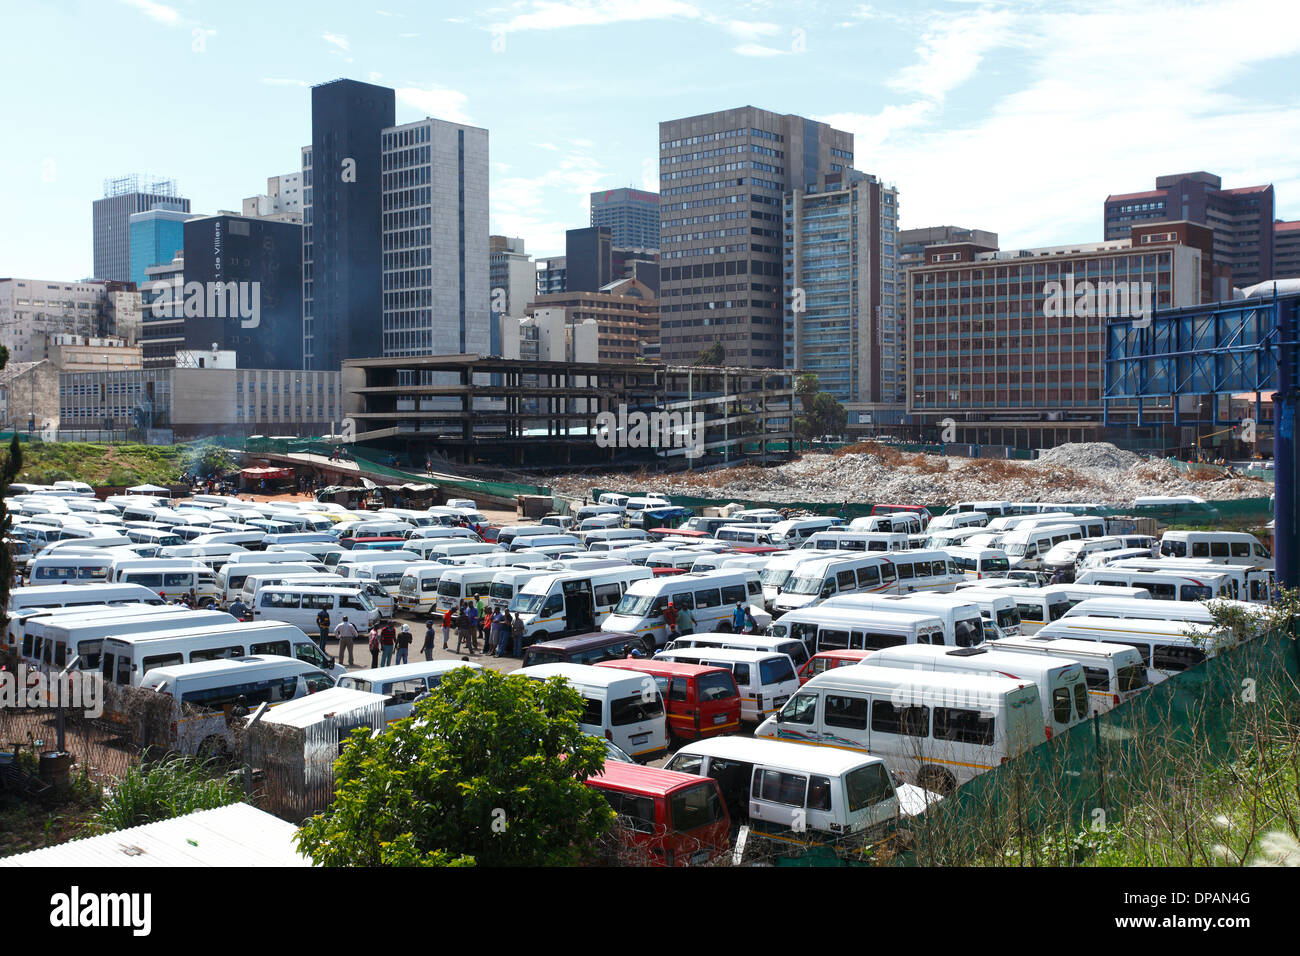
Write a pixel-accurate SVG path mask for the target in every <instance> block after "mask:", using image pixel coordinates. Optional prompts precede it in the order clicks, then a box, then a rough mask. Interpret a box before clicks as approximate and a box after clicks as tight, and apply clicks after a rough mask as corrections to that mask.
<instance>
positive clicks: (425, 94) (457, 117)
mask: <svg viewBox="0 0 1300 956" xmlns="http://www.w3.org/2000/svg"><path fill="white" fill-rule="evenodd" d="M397 98H398V99H399V100H401V101H402V102H403V103H405V104H406V105H407V106H414V107H415V108H416V109H417V110H419V111H420V112H422V113H423V114H424V115H425V116H432V117H433V118H434V119H440V120H446V121H447V122H449V123H470V122H471V120H470V118H469V114H467V113H466V112H465V104H466V103H467V102H469V97H468V96H466V95H465V94H464V93H462V92H460V91H459V90H449V89H446V88H444V87H440V86H431V87H428V88H422V87H418V86H406V87H400V88H399V89H398V90H397Z"/></svg>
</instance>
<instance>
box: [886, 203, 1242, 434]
mask: <svg viewBox="0 0 1300 956" xmlns="http://www.w3.org/2000/svg"><path fill="white" fill-rule="evenodd" d="M925 256H926V261H925V262H924V263H923V264H920V265H916V266H913V267H912V268H911V269H909V270H908V273H907V281H908V289H907V295H908V298H909V299H910V300H911V306H910V310H909V328H908V336H909V338H910V348H909V354H910V357H911V369H910V375H909V378H910V381H911V387H910V389H909V392H908V400H907V408H908V412H909V413H910V414H911V415H912V418H913V421H914V422H915V423H916V424H919V425H921V426H922V427H923V428H926V429H927V430H929V431H930V432H931V434H933V435H934V436H935V437H942V440H943V441H950V442H951V441H955V442H969V443H979V444H993V445H1002V444H1005V445H1015V446H1018V447H1024V448H1050V447H1052V446H1054V445H1056V444H1059V443H1061V442H1064V441H1085V440H1092V439H1094V438H1096V437H1098V431H1099V429H1100V428H1101V425H1102V401H1101V398H1102V395H1101V393H1102V385H1103V378H1104V363H1105V353H1104V349H1105V333H1106V325H1107V322H1108V320H1109V319H1110V318H1140V317H1141V315H1142V314H1150V313H1151V312H1154V311H1155V310H1163V309H1170V308H1180V307H1183V306H1188V305H1197V304H1199V303H1202V302H1209V301H1214V300H1215V299H1218V298H1222V297H1223V296H1224V295H1225V293H1226V292H1227V285H1226V283H1227V269H1226V268H1225V267H1223V266H1220V265H1217V264H1216V263H1215V260H1214V238H1213V233H1212V231H1211V230H1210V229H1209V228H1208V227H1206V226H1202V225H1199V224H1197V223H1189V222H1160V223H1144V224H1142V225H1137V226H1131V227H1130V234H1129V237H1128V238H1125V239H1116V240H1111V241H1108V242H1102V243H1081V244H1079V245H1077V246H1061V247H1053V248H1046V249H1019V250H1016V249H1010V250H1002V251H990V250H988V249H985V248H984V247H983V246H982V245H980V244H977V243H974V242H959V243H951V244H948V245H932V246H928V247H926V250H925ZM1126 414H1128V413H1127V411H1126V410H1125V409H1123V408H1119V407H1113V408H1112V409H1111V416H1112V422H1114V423H1116V424H1117V425H1118V424H1123V423H1124V422H1123V419H1124V417H1125V415H1126ZM1169 414H1170V410H1169V409H1165V410H1163V411H1161V410H1160V409H1147V410H1146V419H1145V424H1147V425H1155V424H1157V423H1159V422H1160V421H1161V420H1162V416H1164V418H1165V419H1168V417H1169ZM1132 423H1133V424H1135V423H1136V422H1132ZM945 433H947V434H946V437H944V435H945Z"/></svg>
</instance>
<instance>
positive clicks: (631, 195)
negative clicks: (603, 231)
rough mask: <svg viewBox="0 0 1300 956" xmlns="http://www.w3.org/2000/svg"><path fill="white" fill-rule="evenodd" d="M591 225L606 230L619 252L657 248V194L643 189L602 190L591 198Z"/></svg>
mask: <svg viewBox="0 0 1300 956" xmlns="http://www.w3.org/2000/svg"><path fill="white" fill-rule="evenodd" d="M591 224H592V225H593V226H608V227H609V231H610V236H611V239H612V241H613V243H614V245H615V246H617V247H619V248H621V249H649V250H657V249H658V248H659V194H658V193H652V192H646V191H645V190H643V189H631V188H629V187H626V186H625V187H622V188H620V189H602V190H601V191H600V192H595V193H592V194H591Z"/></svg>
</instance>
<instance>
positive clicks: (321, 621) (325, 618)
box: [316, 608, 347, 651]
mask: <svg viewBox="0 0 1300 956" xmlns="http://www.w3.org/2000/svg"><path fill="white" fill-rule="evenodd" d="M343 620H345V621H346V620H347V618H346V617H345V618H343ZM316 629H317V630H318V631H320V649H321V650H322V651H323V650H325V642H326V641H327V640H329V636H330V612H329V611H327V610H326V609H325V608H321V609H320V610H319V611H317V612H316Z"/></svg>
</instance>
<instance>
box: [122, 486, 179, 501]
mask: <svg viewBox="0 0 1300 956" xmlns="http://www.w3.org/2000/svg"><path fill="white" fill-rule="evenodd" d="M126 493H127V494H128V495H166V496H167V497H168V498H170V497H171V495H172V493H171V492H170V491H169V490H167V489H166V488H160V487H158V486H157V485H134V486H133V487H131V488H128V489H126Z"/></svg>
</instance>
